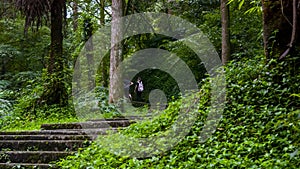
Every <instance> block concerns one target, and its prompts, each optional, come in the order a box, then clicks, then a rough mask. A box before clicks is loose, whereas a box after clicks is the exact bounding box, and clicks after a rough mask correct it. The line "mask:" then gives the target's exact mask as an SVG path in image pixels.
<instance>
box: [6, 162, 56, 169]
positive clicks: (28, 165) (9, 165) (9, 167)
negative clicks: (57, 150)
mask: <svg viewBox="0 0 300 169" xmlns="http://www.w3.org/2000/svg"><path fill="white" fill-rule="evenodd" d="M0 168H1V169H12V168H35V169H48V168H51V169H58V167H57V166H56V165H55V164H42V163H40V164H37V163H0Z"/></svg>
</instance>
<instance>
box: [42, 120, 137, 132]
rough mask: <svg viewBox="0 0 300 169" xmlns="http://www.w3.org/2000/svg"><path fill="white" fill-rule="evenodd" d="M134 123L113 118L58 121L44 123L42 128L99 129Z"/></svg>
mask: <svg viewBox="0 0 300 169" xmlns="http://www.w3.org/2000/svg"><path fill="white" fill-rule="evenodd" d="M132 123H134V122H133V121H129V120H114V121H113V120H112V121H88V122H80V123H57V124H42V125H41V129H42V130H57V129H99V128H118V127H127V126H129V125H130V124H132Z"/></svg>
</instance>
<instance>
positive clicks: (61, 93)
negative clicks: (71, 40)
mask: <svg viewBox="0 0 300 169" xmlns="http://www.w3.org/2000/svg"><path fill="white" fill-rule="evenodd" d="M64 3H65V0H54V1H53V2H52V4H51V49H50V50H51V52H50V58H49V62H48V65H47V74H48V77H47V81H48V82H47V83H46V85H45V86H44V87H45V88H44V93H43V95H42V101H43V100H44V101H45V102H46V104H47V105H52V104H59V105H61V106H65V105H67V103H68V95H67V89H66V86H65V84H64V81H65V78H64V73H63V69H64V59H63V33H62V27H63V8H64V5H65V4H64Z"/></svg>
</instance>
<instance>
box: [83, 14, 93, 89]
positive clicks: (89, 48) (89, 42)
mask: <svg viewBox="0 0 300 169" xmlns="http://www.w3.org/2000/svg"><path fill="white" fill-rule="evenodd" d="M92 35H93V24H92V21H91V19H86V20H85V36H86V37H85V39H86V43H85V52H86V55H85V56H86V59H87V65H88V72H87V73H88V88H89V89H90V90H92V89H93V88H94V87H95V78H94V74H95V71H94V64H95V62H94V54H93V51H94V44H93V36H92Z"/></svg>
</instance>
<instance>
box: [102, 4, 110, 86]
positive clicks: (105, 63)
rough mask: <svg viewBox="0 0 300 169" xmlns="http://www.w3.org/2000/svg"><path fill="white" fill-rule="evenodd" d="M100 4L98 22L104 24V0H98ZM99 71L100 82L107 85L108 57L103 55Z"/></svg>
mask: <svg viewBox="0 0 300 169" xmlns="http://www.w3.org/2000/svg"><path fill="white" fill-rule="evenodd" d="M100 5H101V10H100V24H101V26H104V25H105V12H104V10H105V9H104V7H105V6H104V5H105V0H100ZM101 64H102V65H101V72H102V82H103V86H104V87H108V78H109V75H108V70H107V69H108V59H107V58H106V57H105V58H103V59H102V62H101Z"/></svg>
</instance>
